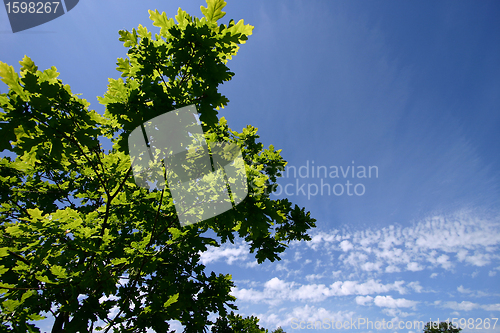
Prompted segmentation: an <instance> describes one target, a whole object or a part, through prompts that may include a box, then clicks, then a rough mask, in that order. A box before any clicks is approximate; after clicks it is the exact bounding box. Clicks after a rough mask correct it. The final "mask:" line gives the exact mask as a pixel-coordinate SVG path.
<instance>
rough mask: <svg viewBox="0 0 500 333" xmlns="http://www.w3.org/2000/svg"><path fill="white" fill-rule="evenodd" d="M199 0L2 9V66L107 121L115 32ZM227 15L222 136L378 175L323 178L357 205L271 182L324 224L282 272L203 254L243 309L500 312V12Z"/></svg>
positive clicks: (291, 157) (330, 8) (426, 5)
mask: <svg viewBox="0 0 500 333" xmlns="http://www.w3.org/2000/svg"><path fill="white" fill-rule="evenodd" d="M200 5H204V2H202V1H126V2H125V1H96V0H88V1H80V3H79V4H78V5H77V6H76V7H75V8H74V9H73V10H72V11H71V12H69V13H68V14H66V15H64V16H62V17H60V18H58V19H56V20H54V21H51V22H49V23H46V24H44V25H42V26H39V27H36V28H33V29H30V30H27V31H24V32H19V33H16V34H13V33H12V32H11V30H10V27H9V25H8V21H7V15H6V12H5V11H4V10H0V45H1V47H0V60H1V61H3V62H6V63H8V64H10V65H13V66H14V67H15V68H16V70H18V69H19V65H18V61H19V60H21V59H22V57H23V56H24V55H25V54H26V55H28V56H30V57H31V58H32V59H33V60H34V61H35V63H36V64H37V65H38V66H39V69H45V68H48V67H50V66H56V67H57V69H58V71H59V72H60V73H61V75H60V78H61V79H62V80H63V81H64V82H65V83H68V84H70V85H71V87H72V90H73V92H76V93H82V94H83V95H82V96H83V97H84V98H86V99H87V100H88V101H90V102H91V103H92V105H91V107H92V108H94V109H96V110H98V111H99V112H102V111H103V106H102V105H100V104H98V102H97V100H96V96H98V95H99V96H102V95H103V94H104V92H105V91H106V85H107V78H109V77H112V78H118V77H119V73H118V72H117V71H116V70H115V67H116V65H115V63H116V58H118V57H125V54H126V49H125V48H124V47H123V46H122V43H121V42H119V41H118V30H120V29H127V30H131V29H132V28H134V27H137V25H138V24H142V25H144V26H146V27H148V29H150V30H151V31H153V32H155V31H156V28H155V27H153V26H152V24H151V21H150V20H149V18H148V17H149V15H148V12H147V10H148V9H158V10H159V11H160V12H161V11H165V12H166V13H167V15H168V16H169V17H173V16H174V15H175V14H176V12H177V8H178V7H179V6H180V7H182V8H183V9H184V10H186V11H187V12H188V13H190V14H192V15H196V16H200V15H201V12H200V10H199V6H200ZM225 11H226V12H227V15H226V17H224V18H223V19H222V20H221V21H222V22H223V23H227V21H228V20H229V19H231V18H234V19H235V20H239V19H240V18H243V19H245V23H249V24H252V25H254V26H255V29H254V31H253V35H252V36H250V38H249V40H248V42H247V43H246V44H245V45H243V46H242V47H241V49H240V52H239V54H238V55H237V56H236V57H234V59H233V60H232V61H230V63H229V67H230V68H231V70H232V71H234V72H235V73H236V76H235V78H234V79H233V80H232V81H231V82H229V83H227V84H225V85H224V86H223V87H222V88H221V90H222V91H223V93H224V94H226V96H227V97H228V98H229V100H230V103H229V105H228V107H227V108H226V109H224V110H223V111H222V112H221V115H224V116H225V117H226V118H227V119H228V121H229V125H230V127H232V128H233V129H235V130H241V128H242V127H244V126H246V125H247V124H251V125H253V126H255V127H258V128H259V133H260V135H261V139H262V142H263V143H264V144H265V145H266V146H268V145H270V144H273V145H274V146H275V147H276V148H278V149H283V156H284V157H285V159H286V160H287V161H288V162H289V165H290V166H295V167H296V168H297V169H298V168H299V167H301V166H305V165H307V164H309V165H310V166H311V165H312V163H313V161H314V165H315V166H320V165H321V166H326V167H327V168H330V167H338V168H340V167H342V168H344V169H345V168H347V167H352V165H355V166H356V167H357V166H365V167H368V166H376V167H377V168H378V177H372V178H371V179H360V178H357V177H354V178H352V177H350V176H348V177H347V178H343V177H342V176H341V177H340V178H325V179H323V182H324V183H328V184H330V186H332V187H333V186H334V185H335V184H337V183H338V184H342V185H343V186H345V184H346V181H350V182H351V183H353V184H362V185H363V186H364V190H365V192H364V194H363V195H361V196H357V195H353V196H349V195H347V194H346V193H345V192H344V194H343V195H339V196H336V195H332V194H331V195H326V194H325V195H319V194H318V195H315V196H310V197H309V198H308V197H307V186H308V185H309V186H310V187H311V189H312V190H313V189H314V186H319V185H320V182H321V179H318V178H315V179H312V178H309V179H305V178H300V177H297V178H293V177H289V178H286V179H285V178H284V179H281V180H280V184H282V186H283V188H284V186H286V185H289V184H291V185H290V186H289V187H288V188H289V191H290V192H289V193H293V195H289V196H288V197H289V198H290V199H291V200H292V201H293V202H295V203H297V204H299V205H301V206H305V207H306V209H307V210H310V211H311V214H312V215H313V217H315V218H316V219H317V220H318V222H317V224H318V228H317V229H318V230H317V231H315V234H314V235H315V238H314V242H311V243H310V244H304V243H300V244H296V245H294V246H292V247H291V248H290V249H289V251H287V254H286V255H285V258H284V260H283V261H282V262H281V263H279V264H278V265H276V264H266V265H262V266H255V265H253V264H252V262H253V261H252V259H251V256H247V255H246V254H245V253H246V251H247V250H246V247H245V245H244V244H239V245H238V244H237V245H236V246H233V247H227V248H223V249H220V250H217V251H215V250H214V251H213V252H210V253H209V254H208V255H207V256H206V257H205V259H204V260H206V262H207V264H208V265H209V267H210V268H213V269H216V270H220V271H221V272H229V273H233V277H234V278H235V280H237V282H238V290H236V291H235V293H236V295H237V296H238V297H239V298H240V301H239V303H238V304H240V306H241V308H242V310H243V311H244V312H245V313H246V314H258V315H259V317H261V318H262V323H263V324H265V325H266V326H267V327H272V326H275V325H283V326H284V328H285V329H286V330H287V331H288V332H293V331H294V330H292V327H291V326H290V323H291V319H292V318H301V320H302V319H303V320H309V319H308V318H316V319H317V318H324V317H325V316H326V317H331V318H337V319H341V318H342V319H346V318H358V317H361V316H363V317H369V318H370V319H371V320H382V319H385V320H414V319H415V320H424V321H428V320H429V318H431V319H433V320H436V319H437V317H438V316H439V317H440V318H441V319H443V318H444V319H446V318H447V317H450V318H451V317H458V318H460V317H462V318H465V317H466V318H469V317H474V318H483V319H484V318H486V317H499V316H500V297H499V294H500V283H499V282H498V276H499V275H500V273H499V272H498V271H499V270H500V260H499V258H500V252H499V245H500V232H499V222H500V214H499V213H500V212H499V209H498V207H499V203H500V188H499V185H500V131H499V129H500V61H499V60H498V59H500V38H499V36H500V23H499V20H498V17H500V3H499V2H498V1H460V2H459V1H419V2H415V1H384V2H382V1H370V2H368V1H284V0H283V1H278V0H275V1H263V0H257V1H251V2H250V1H248V2H241V1H240V2H236V1H230V2H229V4H228V5H227V7H226V8H225ZM0 91H1V92H5V86H4V85H3V84H0ZM353 161H354V163H353ZM356 170H359V169H356ZM297 181H298V182H299V185H302V184H305V191H306V195H302V194H300V192H299V193H297V192H296V190H297V189H296V184H297ZM339 188H340V187H337V189H339ZM358 188H361V187H358ZM351 191H352V189H351ZM370 235H372V236H370ZM377 235H378V236H377ZM210 265H213V266H210ZM398 281H403V282H398ZM339 286H340V287H339ZM342 286H344V289H342V288H341V287H342ZM339 288H340V289H339ZM339 290H343V291H342V292H341V291H339ZM263 304H264V305H263ZM267 305H269V306H268V307H267ZM318 316H322V317H318ZM372 318H373V319H372ZM377 318H378V319H377ZM320 320H321V319H320ZM499 327H500V324H497V328H496V329H495V330H494V331H495V332H500V329H499ZM402 331H408V330H402ZM409 331H411V329H410V330H409ZM413 331H418V330H417V329H413ZM483 331H484V332H488V330H483ZM464 332H471V330H468V329H466V330H464Z"/></svg>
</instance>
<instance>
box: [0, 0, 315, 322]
mask: <svg viewBox="0 0 500 333" xmlns="http://www.w3.org/2000/svg"><path fill="white" fill-rule="evenodd" d="M225 4H226V3H225V2H224V1H222V0H207V7H203V6H202V7H201V11H202V14H203V16H202V18H201V19H200V18H196V17H193V16H190V15H189V14H188V13H186V12H185V11H183V10H181V9H180V8H179V10H178V12H177V15H176V16H175V20H174V18H169V17H167V15H166V14H165V13H159V12H158V11H157V10H156V11H150V18H151V20H152V21H153V25H154V26H155V27H158V28H159V31H158V32H157V33H155V34H154V35H153V34H152V32H150V31H148V29H147V28H145V27H143V26H142V25H139V26H138V28H137V29H132V31H120V32H119V33H120V40H121V41H122V42H123V44H124V46H125V47H126V48H127V49H128V52H127V58H124V59H118V62H117V65H118V67H117V69H118V71H120V72H121V76H122V78H120V79H116V80H115V79H109V85H108V90H107V92H106V93H105V94H104V95H103V96H102V97H100V98H99V101H100V103H102V104H104V105H105V112H104V113H103V114H99V113H97V112H96V111H94V110H91V109H89V103H88V102H87V101H86V100H85V99H82V98H80V97H79V96H78V95H76V94H74V93H73V92H72V91H71V89H70V87H69V86H68V85H67V84H63V82H62V81H61V80H60V79H58V74H59V73H58V72H57V70H56V68H55V67H51V68H49V69H46V70H43V71H42V70H39V69H38V67H37V66H36V65H35V63H34V62H33V61H32V60H31V59H30V58H29V57H27V56H25V57H24V59H22V61H20V65H21V68H20V71H19V73H17V72H16V71H15V70H14V68H13V67H11V66H9V65H7V64H5V63H2V62H0V77H1V78H2V81H3V82H4V83H5V84H7V85H8V87H9V91H8V93H4V94H1V95H0V108H1V112H0V126H1V129H0V150H3V151H4V152H5V151H6V152H7V154H4V157H2V158H1V159H0V203H1V205H0V242H1V244H0V277H1V279H0V281H1V282H0V307H1V313H0V319H1V323H2V324H1V325H2V327H1V331H3V332H39V329H38V328H37V321H38V320H40V319H43V318H45V317H47V316H50V315H52V316H53V317H54V319H55V320H54V324H53V328H52V332H92V331H94V330H102V331H104V332H109V331H112V332H146V330H147V329H153V330H154V331H157V332H168V331H169V329H170V325H169V321H171V320H178V321H180V323H181V324H182V325H183V326H184V328H185V331H186V332H202V331H206V330H207V329H208V327H209V326H210V325H213V324H215V325H213V327H214V329H220V328H221V327H222V326H221V325H222V323H225V327H226V328H227V327H230V328H231V327H234V328H231V329H233V330H234V329H236V327H239V326H238V325H240V326H241V325H244V324H245V323H249V322H254V324H255V325H253V326H252V327H254V328H255V327H256V328H258V325H257V322H255V321H254V320H253V319H251V318H250V319H248V318H247V319H243V318H242V317H238V316H237V315H234V314H232V313H229V310H231V309H232V310H236V307H235V305H234V301H235V298H234V297H233V296H232V295H231V294H230V291H231V288H232V287H234V283H233V282H232V280H231V275H229V274H226V275H223V274H218V275H217V274H215V273H214V272H209V271H208V269H207V268H206V267H205V266H204V265H203V264H202V263H201V262H200V254H201V253H203V252H204V251H206V250H207V248H208V247H209V246H220V245H222V244H224V243H228V242H234V241H235V239H236V238H241V239H243V240H245V241H246V242H247V244H248V246H249V251H250V252H251V253H254V254H255V257H256V259H257V261H258V262H259V263H262V262H264V261H266V260H269V261H275V260H279V259H280V253H281V252H283V251H284V250H285V248H286V247H287V244H288V243H289V242H291V241H294V240H309V239H310V237H309V236H308V235H307V232H308V230H309V229H310V228H312V227H314V225H315V220H314V219H313V218H311V217H310V215H309V212H305V210H304V208H300V207H298V206H297V205H295V206H293V205H292V203H291V202H290V201H289V200H287V199H275V200H273V199H271V198H270V194H271V193H272V191H273V190H274V189H275V188H276V186H277V184H276V181H277V178H278V177H279V176H280V175H281V172H282V170H283V168H284V166H285V165H286V162H285V161H284V160H283V158H282V157H281V155H280V150H275V149H274V148H273V146H269V147H268V148H264V146H263V144H261V143H259V142H258V135H257V129H256V128H255V127H252V126H247V127H246V128H243V130H242V131H241V132H237V131H234V130H232V129H230V128H229V126H228V124H227V121H226V120H225V119H224V118H219V117H218V110H219V109H220V108H221V107H224V106H226V105H227V103H228V99H227V98H226V97H225V96H223V95H222V94H221V93H220V92H219V91H218V88H219V86H220V85H221V84H222V83H224V82H227V81H229V80H231V78H232V77H233V75H234V73H232V72H231V71H230V70H229V68H228V67H227V62H228V61H229V60H230V59H231V57H232V56H234V55H236V53H237V51H238V48H239V45H241V44H243V43H245V41H246V40H247V37H248V36H249V35H251V33H252V29H253V27H252V26H250V25H248V24H245V23H244V21H243V20H240V21H238V22H235V21H234V20H230V21H229V22H228V23H226V24H222V23H219V22H218V21H219V20H220V19H222V18H223V17H224V15H225V13H224V12H223V11H222V9H223V7H224V6H225ZM193 104H194V105H195V106H196V109H197V110H198V113H199V117H200V121H201V124H202V126H203V130H204V132H205V139H206V141H207V142H208V144H211V143H215V142H228V143H232V144H234V145H236V146H238V147H239V148H240V149H241V152H242V156H243V159H244V161H245V172H246V177H247V182H248V195H247V196H246V198H245V199H244V200H243V201H242V202H241V203H239V204H238V205H237V206H236V207H234V208H233V209H230V210H228V211H226V212H224V213H223V214H220V215H218V216H215V217H212V218H210V219H207V220H204V221H201V222H199V223H196V224H192V225H188V226H184V227H182V226H181V224H180V223H179V216H178V212H176V209H175V203H174V200H173V199H172V195H171V193H170V190H169V188H168V186H167V187H165V188H163V189H162V190H153V191H150V190H148V189H146V188H143V187H140V186H138V185H137V184H136V182H135V181H134V176H133V172H132V164H131V159H130V156H129V151H128V144H127V139H128V137H129V135H130V133H131V132H132V131H133V130H134V129H135V128H136V127H137V126H140V125H141V124H143V123H144V122H146V121H148V120H149V119H152V118H154V117H156V116H158V115H161V114H164V113H165V112H167V111H169V110H174V109H179V108H181V107H184V106H187V105H193ZM106 139H107V140H111V141H112V144H113V146H112V148H111V149H103V146H102V145H101V141H103V140H106ZM214 314H215V315H216V316H218V317H219V319H218V321H213V320H210V318H212V317H211V316H213V315H214ZM216 322H217V324H216ZM258 329H259V330H260V328H258Z"/></svg>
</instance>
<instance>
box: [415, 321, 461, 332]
mask: <svg viewBox="0 0 500 333" xmlns="http://www.w3.org/2000/svg"><path fill="white" fill-rule="evenodd" d="M461 330H462V329H461V328H459V327H457V326H456V324H454V323H450V322H449V321H442V322H440V323H438V322H432V321H430V322H428V323H427V324H425V326H424V333H460V331H461Z"/></svg>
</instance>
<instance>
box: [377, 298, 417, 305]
mask: <svg viewBox="0 0 500 333" xmlns="http://www.w3.org/2000/svg"><path fill="white" fill-rule="evenodd" d="M374 303H375V305H376V306H379V307H383V308H411V307H414V306H415V305H417V304H418V302H417V301H410V300H407V299H405V298H396V299H394V298H392V297H391V296H376V297H375V299H374Z"/></svg>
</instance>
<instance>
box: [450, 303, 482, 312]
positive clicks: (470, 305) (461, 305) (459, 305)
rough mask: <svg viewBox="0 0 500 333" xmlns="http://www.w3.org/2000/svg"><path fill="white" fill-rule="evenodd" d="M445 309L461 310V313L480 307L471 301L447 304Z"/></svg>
mask: <svg viewBox="0 0 500 333" xmlns="http://www.w3.org/2000/svg"><path fill="white" fill-rule="evenodd" d="M443 306H444V307H445V308H448V309H452V310H461V311H470V310H474V309H477V308H479V307H480V305H479V304H477V303H472V302H469V301H462V302H460V303H458V302H446V303H444V304H443Z"/></svg>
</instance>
